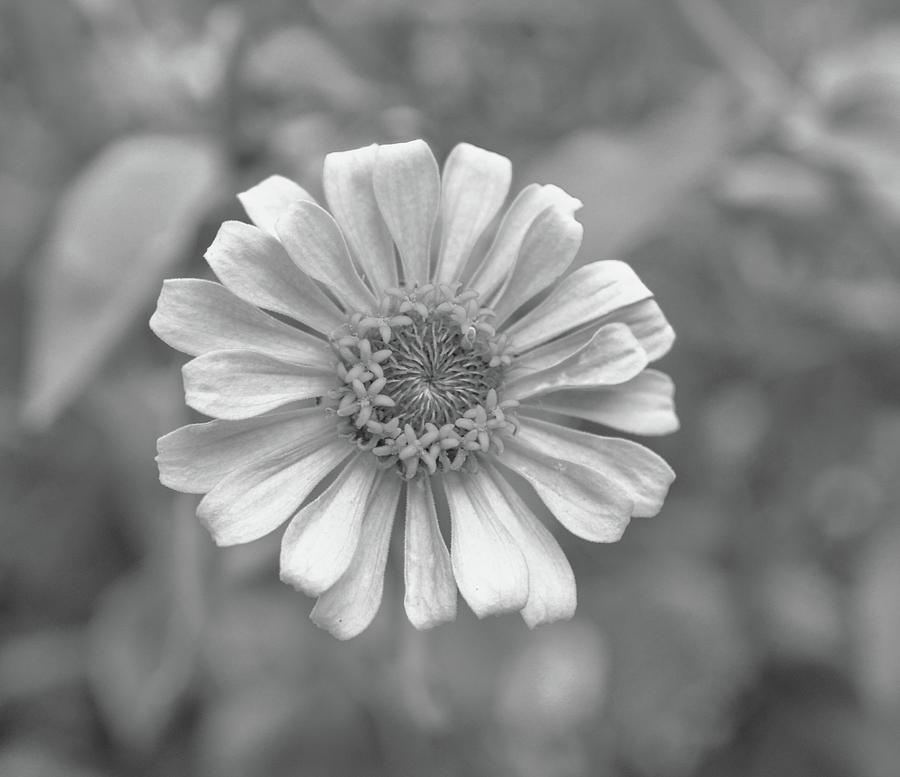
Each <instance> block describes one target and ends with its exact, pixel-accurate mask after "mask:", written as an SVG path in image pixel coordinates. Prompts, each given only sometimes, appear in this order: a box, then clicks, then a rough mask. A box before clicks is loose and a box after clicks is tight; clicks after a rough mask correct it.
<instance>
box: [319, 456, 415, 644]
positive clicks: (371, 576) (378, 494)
mask: <svg viewBox="0 0 900 777" xmlns="http://www.w3.org/2000/svg"><path fill="white" fill-rule="evenodd" d="M399 499H400V479H399V478H396V477H394V476H393V473H389V472H381V473H379V475H378V478H377V479H376V481H375V485H374V486H373V487H372V494H371V496H370V497H369V501H368V504H367V505H366V512H365V519H364V520H363V525H362V530H361V533H360V539H359V543H358V544H357V546H356V554H355V555H354V556H353V560H352V561H351V562H350V566H349V567H348V569H347V571H346V572H344V574H343V575H342V576H341V578H340V580H338V581H337V582H336V583H335V584H334V585H333V586H331V588H329V589H328V590H327V591H325V593H323V594H321V595H320V596H319V598H318V599H317V600H316V604H315V607H313V610H312V612H311V613H310V616H309V617H310V618H312V620H313V622H314V623H315V624H316V625H317V626H321V627H322V628H323V629H327V630H328V631H329V632H330V633H331V634H333V635H334V636H335V637H337V638H338V639H350V638H352V637H355V636H356V635H357V634H359V633H360V632H362V631H363V630H364V629H365V628H366V627H367V626H368V625H369V624H370V623H371V622H372V619H373V618H374V617H375V614H376V613H377V612H378V608H379V606H380V605H381V597H382V593H383V591H384V568H385V566H386V564H387V557H388V547H389V545H390V540H391V529H392V528H393V526H394V515H395V513H396V512H397V502H398V501H399Z"/></svg>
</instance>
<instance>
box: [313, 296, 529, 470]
mask: <svg viewBox="0 0 900 777" xmlns="http://www.w3.org/2000/svg"><path fill="white" fill-rule="evenodd" d="M491 316H493V312H492V311H491V310H490V309H488V308H484V307H481V306H480V305H479V304H478V294H477V292H475V291H463V292H461V293H460V292H459V291H458V288H456V287H449V286H445V285H440V286H434V285H431V284H429V285H426V286H419V285H414V286H411V287H404V288H395V289H388V290H387V293H386V294H385V296H384V298H383V299H382V300H381V302H380V305H379V311H378V312H377V313H373V314H368V313H353V314H351V315H350V316H349V318H348V321H347V323H346V324H345V325H344V326H343V327H342V328H341V329H340V330H338V331H337V332H335V333H333V335H332V338H331V345H332V348H333V349H334V351H335V353H336V354H337V356H338V359H339V361H338V364H337V367H336V372H337V377H338V378H339V380H340V384H339V386H338V387H337V388H336V389H334V390H333V391H332V392H331V393H330V395H329V399H330V400H331V402H330V403H329V406H328V411H329V412H333V413H335V414H336V415H337V416H338V419H339V421H338V424H339V433H340V434H341V435H343V436H345V437H347V438H348V439H349V440H350V441H351V442H352V443H354V444H355V445H357V446H358V447H359V448H360V449H362V450H370V451H371V452H372V453H373V454H374V455H375V456H376V457H377V458H378V459H379V461H380V462H381V463H382V464H383V465H384V466H392V465H394V466H396V468H397V470H398V472H399V473H400V474H401V475H402V476H403V477H405V478H407V479H410V478H413V477H415V476H416V474H417V473H419V472H421V471H422V470H421V469H420V466H419V465H420V464H423V465H424V466H425V468H426V469H427V471H428V472H429V473H430V474H433V473H434V472H436V471H437V470H438V468H440V469H441V470H443V471H446V470H467V471H475V470H477V468H478V460H479V458H480V457H481V456H483V455H485V454H487V453H488V452H489V451H491V450H492V449H493V450H494V451H496V452H501V451H502V450H503V442H502V440H501V439H500V438H501V437H502V436H504V435H507V434H513V433H515V430H516V419H515V414H514V408H515V407H516V406H518V403H517V402H515V401H514V400H508V401H505V402H503V401H500V398H499V395H498V390H499V389H500V387H501V385H502V379H503V373H504V371H505V370H506V368H507V367H508V366H509V364H510V361H511V359H510V356H509V355H508V354H507V353H506V351H507V343H506V338H505V337H503V336H502V335H501V336H498V335H496V334H495V332H494V329H493V327H491V326H490V325H489V324H488V323H486V321H485V319H488V318H490V317H491Z"/></svg>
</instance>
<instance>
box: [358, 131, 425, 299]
mask: <svg viewBox="0 0 900 777" xmlns="http://www.w3.org/2000/svg"><path fill="white" fill-rule="evenodd" d="M373 182H374V186H375V199H376V200H377V201H378V207H379V209H380V210H381V215H382V216H383V217H384V220H385V223H386V224H387V226H388V229H389V230H390V231H391V235H392V236H393V238H394V243H396V244H397V251H398V252H399V254H400V264H401V266H402V267H403V276H404V277H403V282H404V283H407V284H412V283H414V282H416V281H418V282H419V283H427V282H428V280H429V279H430V277H431V273H430V272H429V269H430V258H431V232H432V230H433V229H434V222H435V219H436V218H437V213H438V206H439V203H440V199H441V179H440V174H439V171H438V165H437V162H436V161H435V159H434V154H432V153H431V149H430V148H428V144H427V143H425V142H424V141H422V140H413V141H411V142H409V143H392V144H389V145H386V146H379V147H378V155H377V157H376V159H375V170H374V173H373Z"/></svg>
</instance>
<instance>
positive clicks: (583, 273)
mask: <svg viewBox="0 0 900 777" xmlns="http://www.w3.org/2000/svg"><path fill="white" fill-rule="evenodd" d="M651 296H652V294H651V292H650V290H649V289H648V288H647V287H646V286H645V285H644V284H643V283H642V282H641V280H640V279H639V278H638V277H637V275H635V272H634V270H632V269H631V268H630V267H629V266H628V265H627V264H625V262H619V261H614V260H607V261H602V262H592V263H591V264H586V265H584V267H579V268H578V269H577V270H575V271H574V272H573V273H571V274H570V275H568V276H566V277H565V278H563V279H562V280H561V281H560V282H559V283H558V284H557V285H556V286H555V287H554V289H553V290H552V291H551V292H550V294H549V296H548V297H547V299H545V300H544V301H543V302H542V303H541V304H540V305H538V306H537V307H536V308H535V309H534V310H532V311H530V312H528V313H526V314H525V315H524V316H522V318H520V319H519V320H518V321H516V322H514V323H513V324H511V325H510V326H509V327H508V328H507V329H506V333H507V334H508V335H509V336H510V337H511V338H512V341H513V343H514V344H515V348H516V350H517V351H518V352H519V353H522V352H525V351H528V350H530V349H531V348H534V347H536V346H538V345H541V344H542V343H546V342H548V341H550V340H553V339H554V338H556V337H559V336H560V335H563V334H565V333H567V332H570V331H572V330H573V329H577V328H579V327H581V326H585V325H589V324H595V323H596V322H598V321H600V320H601V319H602V318H603V317H604V316H606V315H608V314H610V313H613V312H615V311H618V310H620V309H622V308H624V307H626V306H627V305H631V304H633V303H635V302H640V301H641V300H646V299H649V298H650V297H651Z"/></svg>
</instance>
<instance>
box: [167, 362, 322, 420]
mask: <svg viewBox="0 0 900 777" xmlns="http://www.w3.org/2000/svg"><path fill="white" fill-rule="evenodd" d="M181 372H182V375H183V376H184V398H185V402H186V403H187V404H188V406H189V407H192V408H194V410H198V411H199V412H201V413H204V414H206V415H209V416H213V417H214V418H230V419H238V418H250V417H251V416H255V415H260V414H261V413H265V412H266V411H268V410H274V409H275V408H276V407H281V406H282V405H286V404H288V403H289V402H295V401H297V400H300V399H311V398H312V397H319V396H322V395H323V394H324V393H325V392H326V391H328V390H329V389H331V388H334V385H335V375H334V372H333V370H329V369H321V368H312V367H300V366H298V365H296V364H288V363H287V362H283V361H281V360H280V359H275V358H273V357H271V356H268V355H266V354H263V353H258V352H257V351H211V352H210V353H205V354H203V355H202V356H198V357H197V358H196V359H191V361H189V362H188V363H187V364H185V365H184V367H182V368H181Z"/></svg>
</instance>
